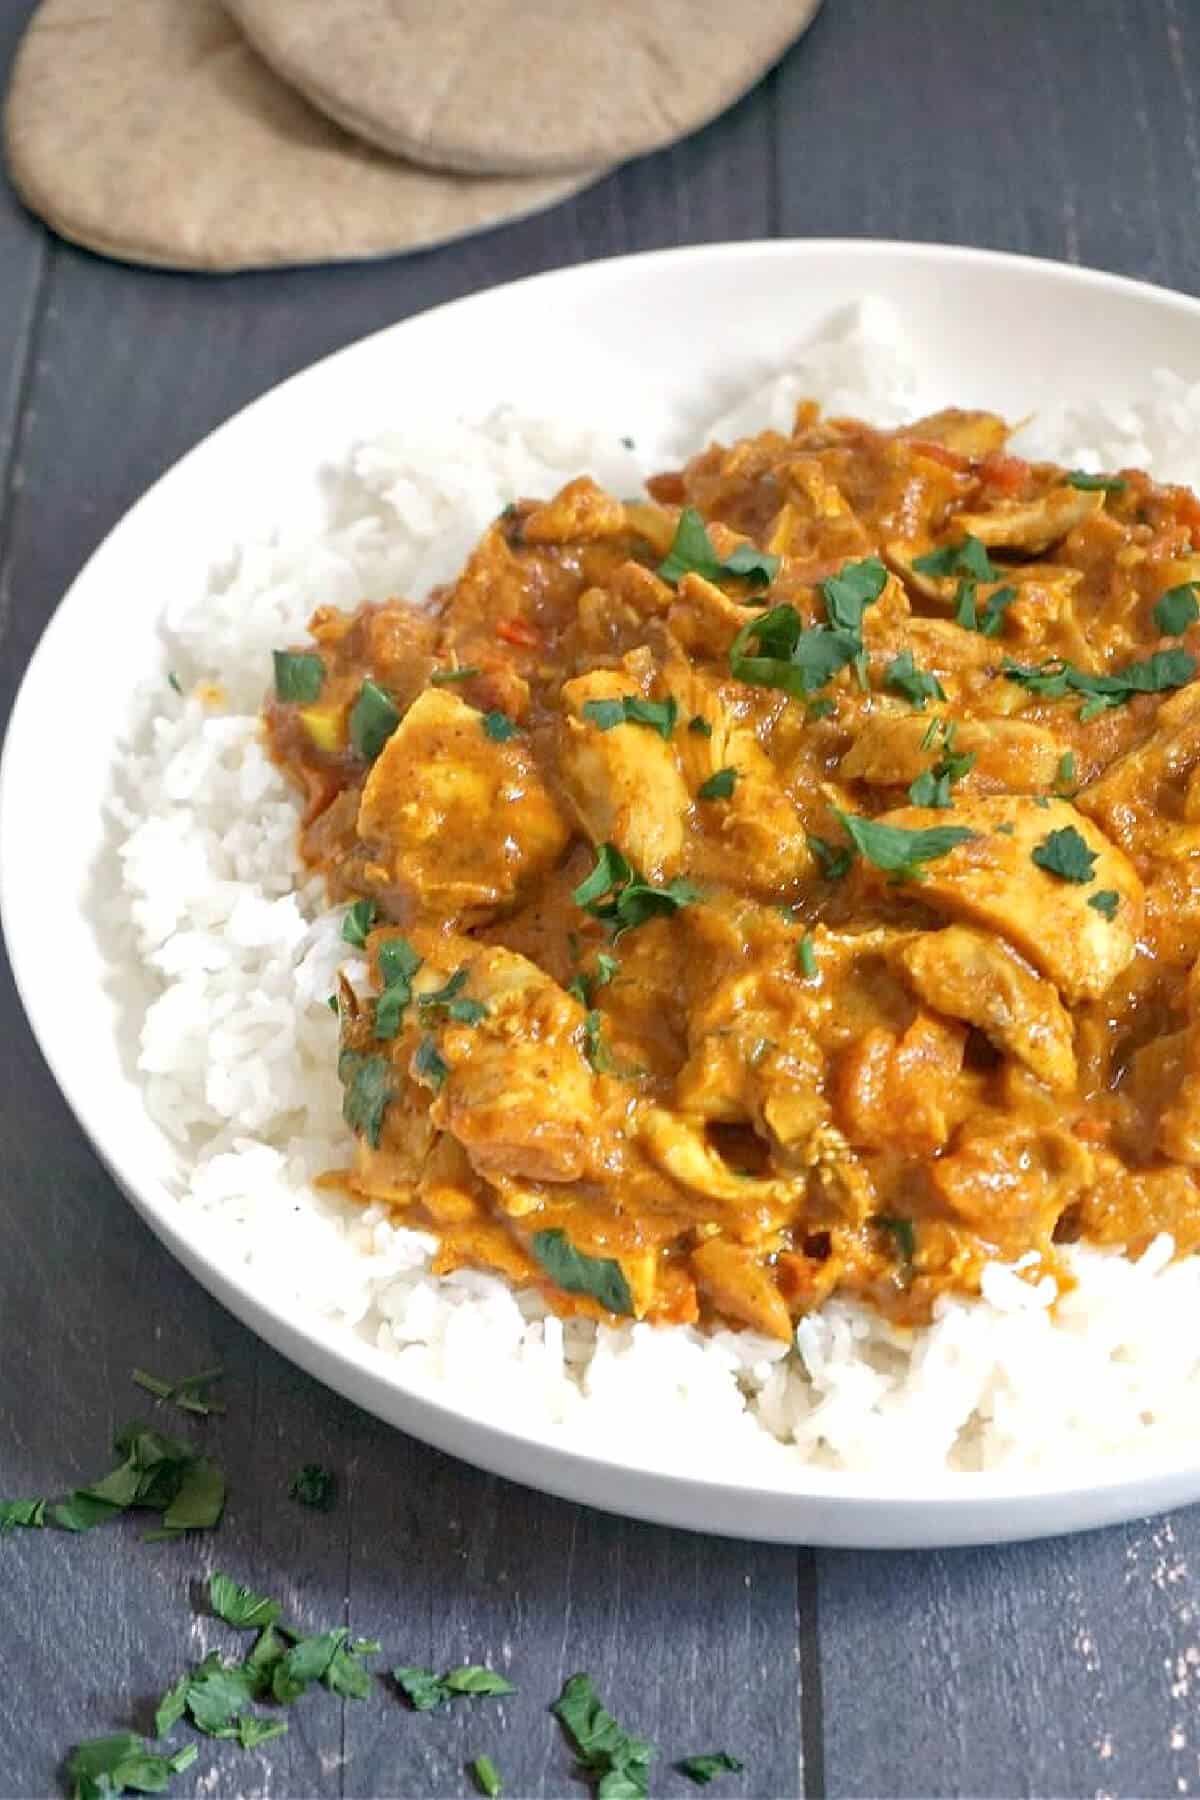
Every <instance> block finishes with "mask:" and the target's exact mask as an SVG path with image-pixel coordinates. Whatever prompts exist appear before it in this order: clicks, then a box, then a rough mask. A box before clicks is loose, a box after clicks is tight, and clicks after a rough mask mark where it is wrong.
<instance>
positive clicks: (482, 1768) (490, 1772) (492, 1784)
mask: <svg viewBox="0 0 1200 1800" xmlns="http://www.w3.org/2000/svg"><path fill="white" fill-rule="evenodd" d="M629 448H630V449H631V450H632V448H633V444H632V442H629ZM471 1774H472V1776H473V1777H474V1780H475V1785H476V1787H477V1788H478V1789H479V1791H480V1793H481V1794H486V1795H487V1800H498V1796H499V1795H500V1794H502V1793H503V1792H504V1784H503V1782H502V1781H501V1780H500V1771H499V1769H498V1768H497V1767H496V1765H495V1763H494V1762H493V1761H492V1759H491V1757H490V1756H477V1757H476V1758H475V1760H474V1762H473V1763H472V1764H471Z"/></svg>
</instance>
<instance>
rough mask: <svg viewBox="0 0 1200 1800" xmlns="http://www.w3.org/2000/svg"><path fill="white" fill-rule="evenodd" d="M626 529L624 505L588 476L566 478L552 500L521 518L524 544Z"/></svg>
mask: <svg viewBox="0 0 1200 1800" xmlns="http://www.w3.org/2000/svg"><path fill="white" fill-rule="evenodd" d="M625 529H626V523H625V508H624V506H623V505H622V504H621V502H620V501H619V500H614V499H613V497H612V495H611V494H606V493H605V491H604V489H603V488H601V487H597V485H596V483H595V482H594V481H593V480H592V478H591V476H590V475H580V476H579V477H578V479H577V480H575V481H569V482H568V483H567V485H566V487H564V488H560V489H559V491H558V493H557V494H556V495H555V496H554V498H553V500H546V501H543V503H542V504H541V505H540V506H535V507H534V509H533V511H532V512H529V513H526V514H525V517H524V518H523V519H522V521H521V537H522V540H523V541H524V542H525V543H526V544H572V543H585V542H587V541H588V540H589V539H596V538H606V537H616V536H618V535H619V534H620V533H621V532H622V531H624V530H625Z"/></svg>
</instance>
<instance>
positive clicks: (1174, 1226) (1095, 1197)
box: [1078, 1154, 1200, 1256]
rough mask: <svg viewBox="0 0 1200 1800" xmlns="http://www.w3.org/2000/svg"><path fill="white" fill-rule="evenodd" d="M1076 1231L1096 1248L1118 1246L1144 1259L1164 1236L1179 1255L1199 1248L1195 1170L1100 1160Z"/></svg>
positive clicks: (1199, 1200) (1199, 1194)
mask: <svg viewBox="0 0 1200 1800" xmlns="http://www.w3.org/2000/svg"><path fill="white" fill-rule="evenodd" d="M1078 1228H1079V1230H1080V1232H1081V1234H1082V1235H1083V1236H1084V1237H1086V1238H1089V1239H1091V1240H1092V1241H1093V1242H1095V1243H1101V1244H1119V1245H1120V1246H1122V1248H1123V1249H1124V1250H1125V1251H1126V1253H1127V1254H1128V1255H1129V1256H1140V1255H1141V1254H1142V1252H1143V1251H1144V1250H1145V1249H1147V1248H1148V1247H1149V1245H1150V1244H1151V1243H1152V1242H1153V1240H1154V1239H1155V1238H1156V1237H1157V1236H1158V1235H1159V1233H1160V1232H1163V1231H1169V1232H1170V1234H1171V1236H1172V1237H1173V1238H1174V1240H1175V1251H1176V1254H1177V1255H1179V1256H1187V1255H1189V1254H1191V1253H1192V1252H1193V1251H1195V1250H1196V1249H1197V1248H1200V1183H1198V1181H1197V1178H1196V1175H1195V1174H1194V1172H1193V1170H1192V1169H1190V1168H1188V1169H1179V1168H1158V1169H1127V1168H1126V1167H1125V1166H1124V1164H1123V1163H1121V1162H1119V1161H1118V1159H1117V1158H1116V1157H1115V1156H1109V1155H1106V1154H1100V1155H1098V1156H1097V1157H1096V1172H1095V1178H1094V1180H1093V1181H1092V1182H1091V1183H1090V1184H1089V1186H1088V1188H1087V1191H1086V1192H1085V1193H1084V1194H1083V1195H1082V1196H1081V1197H1080V1199H1079V1202H1078Z"/></svg>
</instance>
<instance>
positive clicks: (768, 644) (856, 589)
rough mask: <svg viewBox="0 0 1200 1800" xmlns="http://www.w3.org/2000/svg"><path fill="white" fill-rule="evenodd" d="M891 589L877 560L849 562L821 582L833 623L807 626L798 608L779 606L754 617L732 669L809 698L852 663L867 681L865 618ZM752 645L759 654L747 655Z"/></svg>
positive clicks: (736, 643) (733, 652)
mask: <svg viewBox="0 0 1200 1800" xmlns="http://www.w3.org/2000/svg"><path fill="white" fill-rule="evenodd" d="M886 585H887V570H886V569H885V568H884V566H883V564H882V563H881V562H880V561H879V558H878V557H876V556H868V557H865V558H864V559H863V560H862V561H861V562H854V563H846V564H845V566H844V567H843V568H842V569H840V570H839V572H838V573H837V574H836V575H831V576H829V577H828V579H827V580H825V581H823V582H822V583H821V597H822V599H823V600H824V602H825V612H826V617H827V618H828V620H829V623H828V625H809V626H805V625H804V624H803V623H802V621H801V618H800V615H799V613H798V612H797V611H796V609H795V607H794V606H788V605H786V604H784V605H781V606H774V607H772V608H771V610H770V612H765V613H760V614H759V615H758V617H757V618H755V619H750V620H749V621H748V622H747V623H746V624H745V625H743V626H742V629H741V630H740V631H739V632H738V634H737V636H736V637H735V638H734V640H733V643H732V644H731V645H730V649H729V667H730V669H731V670H732V672H733V673H734V675H736V676H737V678H738V680H739V681H745V682H749V683H751V684H752V685H753V686H756V687H772V688H778V689H780V691H781V692H783V693H785V694H790V695H791V696H792V698H793V699H801V700H802V699H805V698H807V697H808V695H810V694H814V693H816V691H817V690H818V688H822V687H824V686H825V683H826V682H827V681H829V680H831V679H832V677H833V676H834V675H836V674H837V673H838V671H839V670H840V669H844V668H845V667H846V665H847V663H857V664H858V667H859V673H860V679H862V680H864V682H865V674H864V669H865V663H864V661H863V659H864V655H865V653H864V651H863V641H862V619H863V613H864V612H865V611H866V609H867V607H868V606H870V605H872V604H873V602H874V601H876V600H878V598H879V596H880V594H882V592H883V590H884V588H885V587H886ZM751 644H754V645H756V646H757V649H758V654H757V655H755V656H750V655H747V654H746V652H747V650H748V648H749V646H750V645H751Z"/></svg>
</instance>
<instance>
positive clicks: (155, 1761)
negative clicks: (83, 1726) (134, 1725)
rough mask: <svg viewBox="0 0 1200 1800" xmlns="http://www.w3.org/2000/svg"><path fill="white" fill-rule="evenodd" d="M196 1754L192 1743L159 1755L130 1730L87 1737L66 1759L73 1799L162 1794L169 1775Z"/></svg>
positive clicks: (179, 1770) (179, 1772)
mask: <svg viewBox="0 0 1200 1800" xmlns="http://www.w3.org/2000/svg"><path fill="white" fill-rule="evenodd" d="M199 1754H200V1752H199V1750H198V1749H197V1747H196V1745H195V1744H185V1745H184V1746H183V1748H182V1749H181V1750H176V1751H175V1753H174V1754H173V1755H172V1756H162V1755H160V1754H159V1752H158V1751H157V1750H152V1749H151V1748H150V1745H149V1744H148V1743H147V1742H146V1740H145V1738H140V1737H137V1736H135V1734H134V1733H133V1732H132V1731H116V1732H113V1733H112V1735H111V1736H110V1737H99V1738H89V1739H88V1741H87V1742H86V1743H83V1744H77V1745H76V1746H75V1748H74V1750H72V1752H71V1754H70V1756H69V1757H68V1758H67V1764H66V1773H67V1777H68V1779H69V1781H70V1783H71V1797H72V1800H106V1797H107V1796H108V1795H110V1794H125V1793H128V1792H129V1791H130V1790H131V1789H132V1790H133V1791H134V1792H136V1793H139V1794H161V1793H163V1792H164V1791H165V1790H166V1788H167V1786H168V1785H169V1783H170V1780H171V1777H172V1775H182V1774H183V1772H184V1770H185V1769H190V1768H191V1766H192V1764H193V1763H194V1762H195V1760H196V1758H197V1757H198V1756H199Z"/></svg>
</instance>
